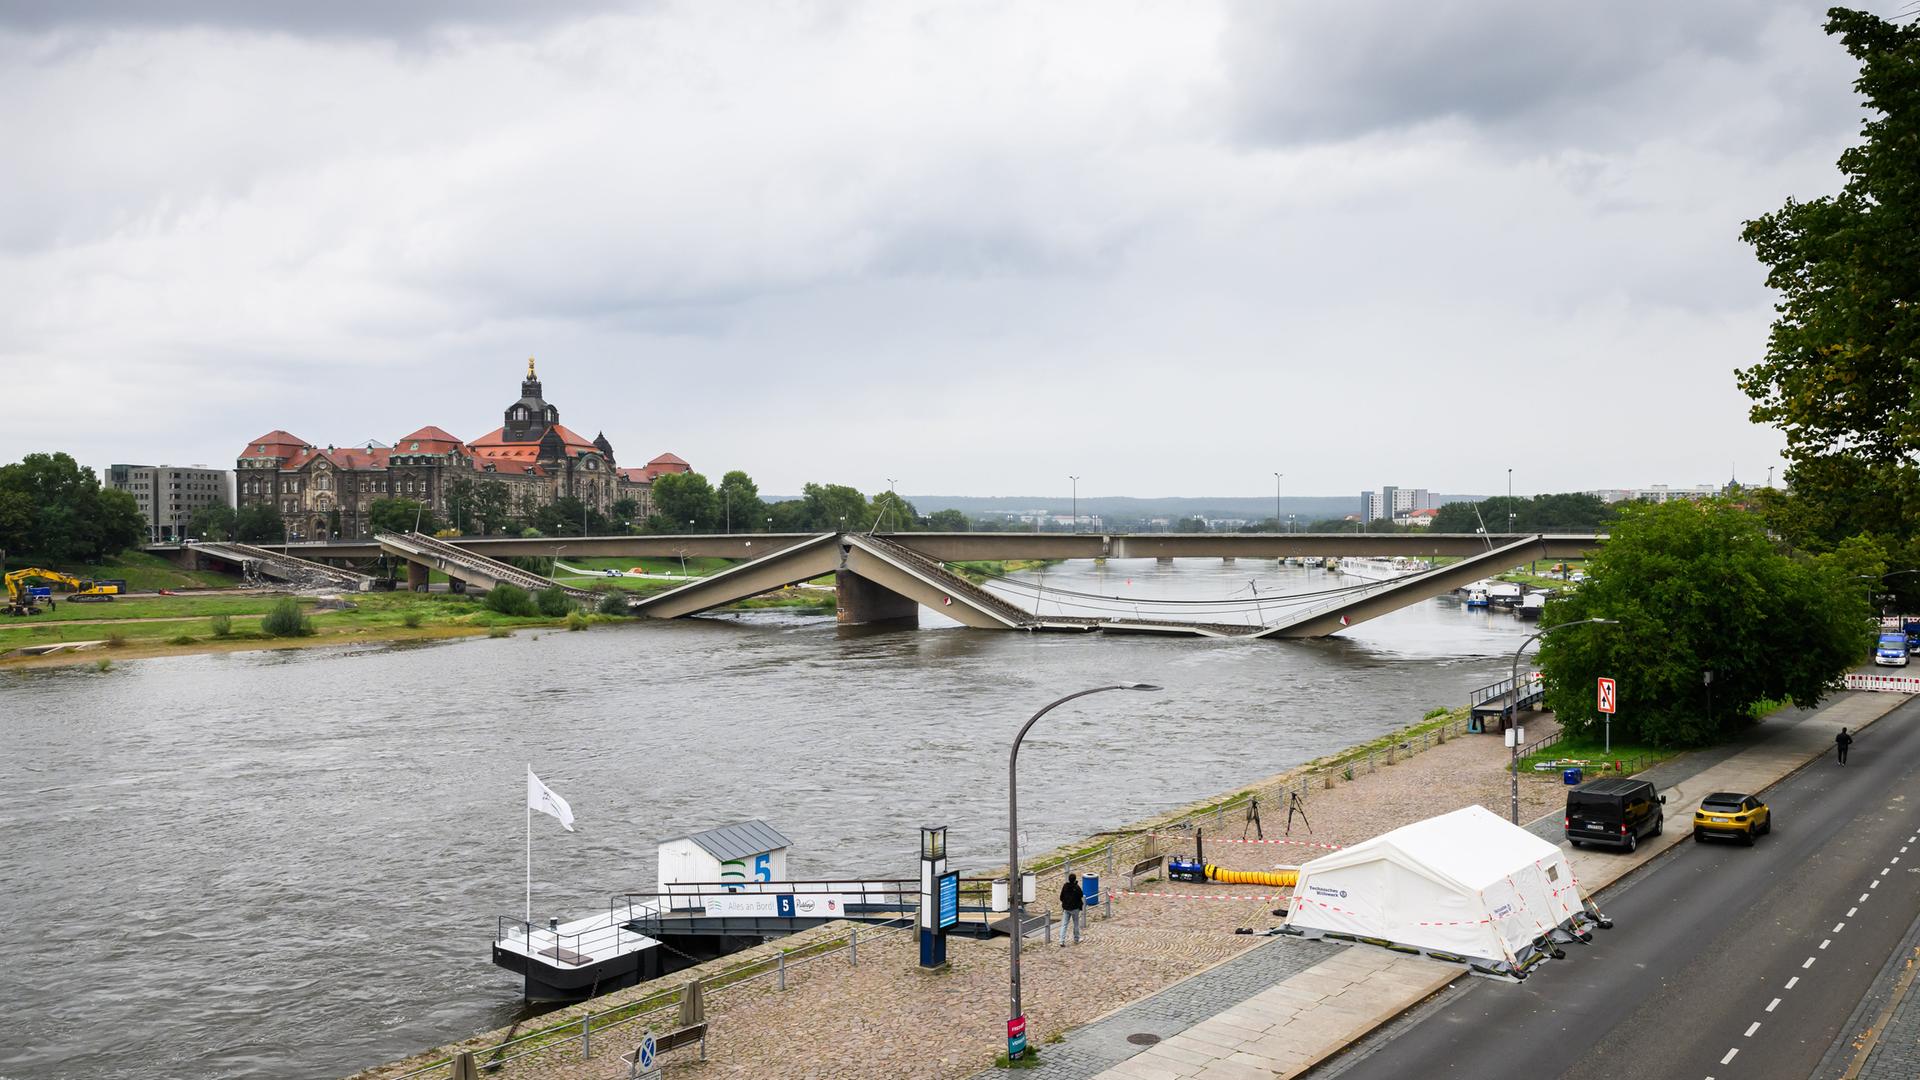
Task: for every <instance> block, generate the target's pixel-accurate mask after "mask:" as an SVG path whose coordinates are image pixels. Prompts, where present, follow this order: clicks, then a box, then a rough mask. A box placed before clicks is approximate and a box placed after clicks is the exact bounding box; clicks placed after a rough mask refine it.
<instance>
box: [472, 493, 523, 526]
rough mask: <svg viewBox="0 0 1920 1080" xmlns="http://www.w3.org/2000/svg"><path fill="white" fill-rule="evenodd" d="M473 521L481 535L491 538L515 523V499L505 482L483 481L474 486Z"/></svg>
mask: <svg viewBox="0 0 1920 1080" xmlns="http://www.w3.org/2000/svg"><path fill="white" fill-rule="evenodd" d="M473 520H474V523H475V524H477V525H479V526H480V535H482V536H490V535H492V534H493V533H495V532H498V531H499V530H501V529H504V528H506V527H507V525H509V524H510V523H512V521H513V497H512V495H511V494H510V493H509V492H508V491H507V482H506V481H504V480H482V481H480V482H479V483H477V484H475V485H474V486H473Z"/></svg>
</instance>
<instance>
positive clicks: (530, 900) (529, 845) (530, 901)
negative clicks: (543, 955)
mask: <svg viewBox="0 0 1920 1080" xmlns="http://www.w3.org/2000/svg"><path fill="white" fill-rule="evenodd" d="M527 947H528V948H532V947H533V804H531V803H529V804H527Z"/></svg>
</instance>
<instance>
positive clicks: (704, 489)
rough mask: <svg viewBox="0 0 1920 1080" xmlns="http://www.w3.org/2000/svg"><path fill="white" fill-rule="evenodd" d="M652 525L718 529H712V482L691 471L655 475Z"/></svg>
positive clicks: (656, 528) (684, 529) (671, 528)
mask: <svg viewBox="0 0 1920 1080" xmlns="http://www.w3.org/2000/svg"><path fill="white" fill-rule="evenodd" d="M690 523H691V524H690ZM650 524H651V525H652V527H653V529H654V531H656V532H689V531H692V532H717V531H719V530H717V529H714V528H713V485H712V484H709V483H707V478H706V477H704V476H701V475H700V474H699V473H697V472H691V471H689V472H683V473H662V474H661V475H659V476H656V477H654V478H653V518H652V519H651V522H650Z"/></svg>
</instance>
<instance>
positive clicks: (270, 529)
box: [233, 503, 287, 544]
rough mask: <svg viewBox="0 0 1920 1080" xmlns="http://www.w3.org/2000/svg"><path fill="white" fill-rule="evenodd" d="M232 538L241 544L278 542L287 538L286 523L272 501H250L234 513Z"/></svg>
mask: <svg viewBox="0 0 1920 1080" xmlns="http://www.w3.org/2000/svg"><path fill="white" fill-rule="evenodd" d="M233 538H234V539H235V540H238V541H240V542H241V543H243V544H262V543H279V542H280V541H282V540H285V539H286V538H287V523H286V521H285V520H283V519H282V518H281V517H280V511H279V510H278V509H275V507H274V505H273V504H272V503H252V504H250V505H247V506H243V507H241V508H240V511H239V512H238V513H237V514H235V515H234V518H233Z"/></svg>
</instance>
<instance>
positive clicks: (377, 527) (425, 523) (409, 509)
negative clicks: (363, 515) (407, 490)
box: [367, 499, 440, 535]
mask: <svg viewBox="0 0 1920 1080" xmlns="http://www.w3.org/2000/svg"><path fill="white" fill-rule="evenodd" d="M367 522H368V523H369V524H371V525H372V526H373V531H374V532H376V533H405V532H423V533H426V534H428V535H432V534H433V533H436V532H438V531H440V521H439V519H438V518H435V517H434V516H433V511H431V510H429V509H427V504H426V503H423V502H420V501H418V500H417V499H375V500H373V502H371V503H368V504H367ZM416 523H417V525H418V528H416V527H415V526H416Z"/></svg>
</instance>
